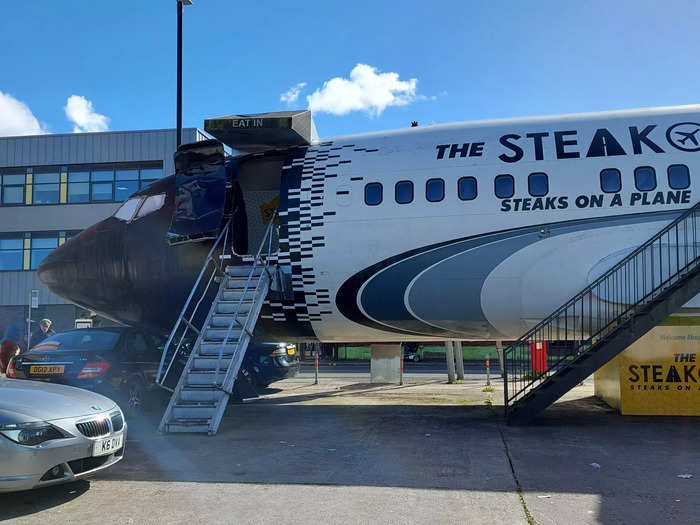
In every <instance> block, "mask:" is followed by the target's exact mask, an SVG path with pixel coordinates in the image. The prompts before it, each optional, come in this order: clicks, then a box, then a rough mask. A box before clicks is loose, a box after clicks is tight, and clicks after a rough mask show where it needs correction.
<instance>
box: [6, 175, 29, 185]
mask: <svg viewBox="0 0 700 525" xmlns="http://www.w3.org/2000/svg"><path fill="white" fill-rule="evenodd" d="M24 181H25V176H24V174H22V175H5V176H4V177H3V184H5V185H6V186H7V185H9V184H24Z"/></svg>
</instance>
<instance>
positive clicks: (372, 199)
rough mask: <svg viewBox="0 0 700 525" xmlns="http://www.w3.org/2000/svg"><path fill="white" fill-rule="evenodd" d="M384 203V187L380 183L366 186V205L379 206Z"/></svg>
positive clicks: (371, 183)
mask: <svg viewBox="0 0 700 525" xmlns="http://www.w3.org/2000/svg"><path fill="white" fill-rule="evenodd" d="M381 203H382V185H381V184H380V183H379V182H370V183H369V184H367V185H366V186H365V204H367V205H368V206H377V205H378V204H381Z"/></svg>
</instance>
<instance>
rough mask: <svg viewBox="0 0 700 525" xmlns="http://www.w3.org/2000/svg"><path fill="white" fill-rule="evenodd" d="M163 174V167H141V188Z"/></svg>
mask: <svg viewBox="0 0 700 525" xmlns="http://www.w3.org/2000/svg"><path fill="white" fill-rule="evenodd" d="M162 176H163V169H162V168H142V169H141V184H140V188H141V189H143V188H145V187H146V186H148V185H149V184H151V183H152V182H153V181H155V180H158V179H160V178H161V177H162Z"/></svg>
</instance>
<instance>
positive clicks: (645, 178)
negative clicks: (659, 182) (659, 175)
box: [634, 166, 656, 191]
mask: <svg viewBox="0 0 700 525" xmlns="http://www.w3.org/2000/svg"><path fill="white" fill-rule="evenodd" d="M634 185H635V186H636V188H637V189H638V190H639V191H652V190H654V189H656V171H654V168H652V167H651V166H642V167H641V168H636V169H635V170H634Z"/></svg>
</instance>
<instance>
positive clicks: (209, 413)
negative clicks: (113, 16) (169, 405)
mask: <svg viewBox="0 0 700 525" xmlns="http://www.w3.org/2000/svg"><path fill="white" fill-rule="evenodd" d="M215 410H216V404H215V403H178V404H176V405H174V406H173V412H172V416H173V418H174V419H175V420H188V421H189V420H197V421H201V420H210V419H211V418H212V417H213V416H214V411H215Z"/></svg>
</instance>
